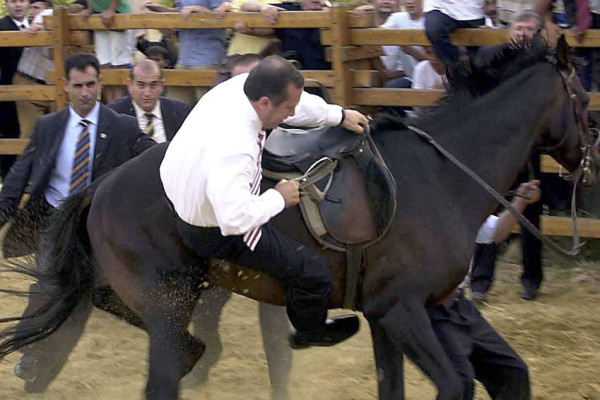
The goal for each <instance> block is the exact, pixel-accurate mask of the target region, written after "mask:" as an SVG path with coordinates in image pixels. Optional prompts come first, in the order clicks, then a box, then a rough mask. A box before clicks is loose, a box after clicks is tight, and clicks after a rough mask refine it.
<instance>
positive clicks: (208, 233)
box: [160, 56, 367, 348]
mask: <svg viewBox="0 0 600 400" xmlns="http://www.w3.org/2000/svg"><path fill="white" fill-rule="evenodd" d="M303 87H304V78H303V77H302V75H301V74H300V72H299V71H298V70H297V69H296V68H295V67H294V66H293V65H292V64H291V63H289V62H288V61H286V60H284V59H283V58H281V57H278V56H271V57H267V58H265V59H264V60H262V61H261V62H260V63H259V64H258V66H256V67H255V68H254V69H253V70H252V71H251V72H250V73H249V74H241V75H238V76H236V77H233V78H231V79H230V80H228V81H227V82H224V83H222V84H220V85H218V86H216V87H215V88H213V89H212V90H211V91H209V92H208V93H207V94H206V95H205V96H203V97H202V99H201V100H200V101H199V102H198V104H197V105H196V106H195V107H194V109H193V110H192V112H191V113H190V115H189V117H188V118H187V119H186V121H185V122H184V123H183V125H182V127H181V129H180V130H179V131H178V133H177V135H176V136H175V138H174V139H173V141H172V142H171V144H170V145H169V147H168V149H167V152H166V154H165V157H164V159H163V161H162V163H161V166H160V177H161V180H162V183H163V187H164V190H165V193H166V196H167V198H168V199H169V200H170V201H171V203H172V204H173V208H174V210H175V212H176V214H177V216H178V219H177V227H178V230H179V234H180V235H181V237H182V240H183V241H184V243H185V244H186V245H187V246H188V247H190V248H191V249H193V250H194V251H195V252H196V254H197V255H199V256H200V257H205V258H206V259H209V258H211V257H215V258H220V259H224V260H227V261H231V262H235V263H238V264H240V265H244V266H247V267H249V268H253V269H256V270H259V271H262V272H265V273H267V274H269V275H271V276H273V277H274V278H276V279H278V280H280V281H281V282H282V283H283V285H284V287H285V290H286V295H287V311H288V316H289V318H290V321H291V322H292V325H293V326H294V328H295V329H296V331H295V332H293V333H292V334H291V335H290V345H291V346H292V347H294V348H302V347H308V346H312V345H320V346H329V345H333V344H335V343H338V342H341V341H343V340H345V339H347V338H348V337H350V336H352V335H353V334H354V333H356V332H357V331H358V319H357V318H356V316H353V315H351V316H341V317H337V318H333V319H330V320H327V319H326V317H327V308H328V305H329V294H330V291H331V285H332V282H331V272H330V270H329V268H328V266H327V264H326V263H325V261H324V260H323V259H322V258H321V257H320V256H319V254H318V253H317V252H315V251H314V250H312V249H310V248H308V247H306V246H303V245H301V244H300V243H299V242H296V241H295V240H293V239H291V238H289V237H288V236H286V235H284V234H282V233H281V232H279V231H278V230H277V229H276V228H275V227H274V226H273V225H272V224H271V223H269V221H270V220H271V218H273V217H274V216H276V215H277V214H279V213H280V212H282V211H283V210H284V209H285V208H286V207H290V206H293V205H296V204H298V202H299V190H298V183H297V182H294V181H286V180H282V181H280V182H279V183H277V185H276V186H275V187H274V188H273V189H269V190H266V191H265V192H264V193H261V190H260V182H261V157H262V151H263V146H264V142H265V137H266V133H265V131H266V130H269V129H273V128H275V127H277V126H278V125H279V124H280V123H281V122H285V123H286V124H289V125H296V126H315V125H330V126H336V125H342V126H343V127H344V128H346V129H348V130H351V131H354V132H357V133H360V132H362V131H363V127H364V126H366V124H367V119H366V117H365V116H364V115H362V114H361V113H359V112H357V111H353V110H343V109H342V107H340V106H337V105H331V104H327V103H325V102H324V101H323V100H322V99H321V98H320V97H317V96H314V95H311V94H308V93H306V92H304V91H303Z"/></svg>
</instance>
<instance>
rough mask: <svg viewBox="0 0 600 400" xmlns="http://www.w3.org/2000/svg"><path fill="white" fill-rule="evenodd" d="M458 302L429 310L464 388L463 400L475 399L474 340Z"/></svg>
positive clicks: (432, 323) (436, 330)
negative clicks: (460, 312)
mask: <svg viewBox="0 0 600 400" xmlns="http://www.w3.org/2000/svg"><path fill="white" fill-rule="evenodd" d="M457 301H458V300H454V301H452V303H451V304H450V305H448V306H446V305H439V306H436V307H432V308H429V309H427V314H429V319H430V320H431V326H432V327H433V331H434V332H435V335H436V336H437V338H438V340H439V341H440V343H441V344H442V347H443V348H444V351H445V352H446V354H447V355H448V358H450V361H451V362H452V364H453V366H454V368H455V370H456V372H457V373H458V375H459V376H460V380H461V382H462V386H463V397H462V398H463V399H464V400H471V399H473V396H474V393H475V371H474V369H473V366H472V365H471V361H470V360H469V357H470V355H471V352H472V349H473V340H472V339H471V335H470V328H469V325H468V323H467V322H466V321H465V320H463V319H462V318H461V316H460V314H459V313H458V311H457V306H458V303H457Z"/></svg>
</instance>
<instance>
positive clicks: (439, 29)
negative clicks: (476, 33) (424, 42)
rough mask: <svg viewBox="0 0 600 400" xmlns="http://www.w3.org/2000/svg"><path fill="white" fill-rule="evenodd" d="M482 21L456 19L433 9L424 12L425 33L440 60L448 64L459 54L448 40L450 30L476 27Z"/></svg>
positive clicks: (455, 59)
mask: <svg viewBox="0 0 600 400" xmlns="http://www.w3.org/2000/svg"><path fill="white" fill-rule="evenodd" d="M484 23H485V19H484V18H481V19H475V20H470V21H457V20H455V19H452V18H450V17H449V16H447V15H446V14H444V13H441V12H440V11H437V10H434V11H430V12H428V13H427V14H425V33H426V34H427V37H428V38H429V41H430V42H431V44H432V45H433V48H434V49H435V53H436V54H437V55H438V57H439V58H440V60H442V62H443V63H444V64H448V63H452V62H455V61H457V60H458V57H459V55H460V52H459V51H458V49H457V48H456V47H455V46H454V45H452V43H451V42H450V32H452V31H454V30H456V29H461V28H478V27H480V26H481V25H483V24H484Z"/></svg>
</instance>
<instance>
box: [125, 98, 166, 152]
mask: <svg viewBox="0 0 600 400" xmlns="http://www.w3.org/2000/svg"><path fill="white" fill-rule="evenodd" d="M131 104H133V109H134V110H135V117H136V118H137V122H138V126H139V127H140V129H141V130H142V132H146V126H147V125H148V117H147V116H146V111H144V110H142V107H140V106H138V105H137V103H136V102H135V101H133V99H131ZM149 114H152V124H153V126H154V135H152V139H154V141H155V142H157V143H163V142H166V141H167V134H166V133H165V124H164V122H163V118H162V113H161V112H160V99H158V101H157V102H156V105H155V106H154V109H153V110H152V111H151V112H150V113H149Z"/></svg>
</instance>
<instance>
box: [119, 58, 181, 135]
mask: <svg viewBox="0 0 600 400" xmlns="http://www.w3.org/2000/svg"><path fill="white" fill-rule="evenodd" d="M164 82H165V80H164V78H163V71H162V68H160V66H159V65H158V64H157V63H156V62H155V61H152V60H142V61H140V62H138V63H136V64H135V65H134V66H133V67H132V68H131V72H130V76H129V79H128V80H127V89H128V90H129V94H128V95H127V96H125V97H122V98H120V99H118V100H117V101H115V102H114V103H112V104H109V105H108V107H110V108H112V109H113V110H115V111H116V112H118V113H120V114H127V115H131V116H132V117H135V118H136V120H137V122H138V126H139V127H140V129H141V130H142V132H144V133H145V134H146V135H148V136H149V137H150V138H152V140H154V141H155V142H158V143H162V142H166V141H167V140H171V139H173V136H175V134H176V133H177V131H178V130H179V128H180V127H181V124H183V121H185V119H186V117H187V116H188V114H189V113H190V111H191V110H192V107H191V106H190V105H189V104H187V103H184V102H182V101H179V100H173V99H169V98H166V97H162V96H161V94H162V92H163V88H164Z"/></svg>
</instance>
